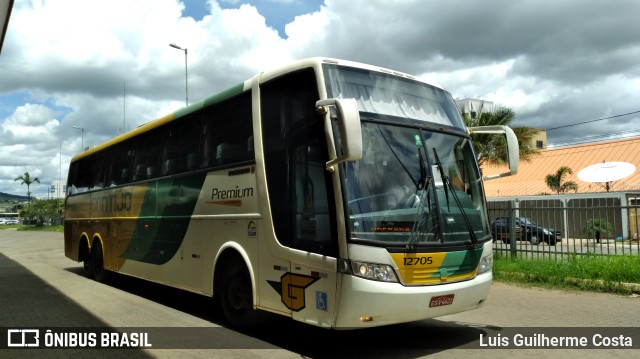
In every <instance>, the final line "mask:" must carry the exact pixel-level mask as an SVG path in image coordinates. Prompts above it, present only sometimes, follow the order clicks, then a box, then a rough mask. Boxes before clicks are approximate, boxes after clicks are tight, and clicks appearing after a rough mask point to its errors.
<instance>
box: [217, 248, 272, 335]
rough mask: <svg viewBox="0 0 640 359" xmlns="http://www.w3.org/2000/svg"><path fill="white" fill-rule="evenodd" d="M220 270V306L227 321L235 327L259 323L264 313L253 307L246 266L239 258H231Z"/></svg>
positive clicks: (249, 277) (249, 279)
mask: <svg viewBox="0 0 640 359" xmlns="http://www.w3.org/2000/svg"><path fill="white" fill-rule="evenodd" d="M221 270H222V271H223V273H222V278H221V279H222V280H221V281H222V283H220V287H219V289H220V292H219V295H220V306H221V307H222V313H223V315H224V317H225V319H226V320H227V322H229V324H231V325H232V326H233V327H237V328H248V327H252V326H256V325H259V324H260V323H261V322H262V321H263V319H264V317H265V315H266V313H264V312H262V311H260V310H256V309H254V308H253V290H252V286H251V276H250V275H249V270H248V269H247V267H246V266H245V265H244V263H241V262H240V261H239V260H232V261H230V262H229V263H228V264H227V265H226V266H225V267H223V268H221Z"/></svg>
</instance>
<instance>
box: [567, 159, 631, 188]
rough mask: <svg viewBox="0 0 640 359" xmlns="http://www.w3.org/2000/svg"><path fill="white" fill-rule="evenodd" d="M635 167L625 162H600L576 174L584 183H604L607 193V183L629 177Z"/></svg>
mask: <svg viewBox="0 0 640 359" xmlns="http://www.w3.org/2000/svg"><path fill="white" fill-rule="evenodd" d="M635 171H636V166H634V165H632V164H631V163H627V162H602V163H596V164H594V165H591V166H588V167H585V168H583V169H581V170H580V172H578V178H579V179H580V180H582V181H585V182H593V183H605V186H606V189H607V192H609V183H610V182H613V181H617V180H619V179H623V178H625V177H629V176H631V174H633V172H635Z"/></svg>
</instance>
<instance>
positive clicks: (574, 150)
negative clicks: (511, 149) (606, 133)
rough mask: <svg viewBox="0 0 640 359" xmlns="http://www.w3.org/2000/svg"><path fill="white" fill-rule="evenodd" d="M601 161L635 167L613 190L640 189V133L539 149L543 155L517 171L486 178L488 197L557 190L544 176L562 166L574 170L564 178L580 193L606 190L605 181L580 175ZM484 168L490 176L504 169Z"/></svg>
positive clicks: (522, 164)
mask: <svg viewBox="0 0 640 359" xmlns="http://www.w3.org/2000/svg"><path fill="white" fill-rule="evenodd" d="M601 162H627V163H630V164H632V165H634V166H635V167H636V171H635V172H634V173H633V174H631V175H630V176H628V177H626V178H623V179H620V180H617V181H613V182H610V183H609V187H610V191H612V192H613V191H617V192H621V191H626V192H628V191H640V137H632V138H624V139H617V140H610V141H602V142H593V143H588V144H580V145H574V146H565V147H558V148H550V149H543V150H540V155H539V156H537V157H534V158H533V159H532V160H531V161H529V162H527V161H520V166H519V169H518V173H517V174H516V175H514V176H509V177H503V178H498V179H494V180H490V181H486V182H485V192H486V195H487V198H493V197H511V196H532V195H546V194H554V193H553V191H552V190H551V189H550V188H549V187H548V186H547V184H546V181H545V180H546V177H547V175H550V174H555V173H556V172H557V171H558V169H559V168H560V167H562V166H567V167H569V168H570V169H571V170H572V171H573V174H569V175H567V177H566V178H565V179H564V180H565V181H574V182H576V183H577V184H578V191H577V193H597V192H606V185H605V183H590V182H585V181H582V180H580V179H579V178H578V172H580V170H582V169H584V168H586V167H588V166H590V165H594V164H597V163H601ZM482 171H483V175H485V176H487V175H492V174H497V173H500V172H504V171H505V169H504V168H500V167H496V166H485V168H482Z"/></svg>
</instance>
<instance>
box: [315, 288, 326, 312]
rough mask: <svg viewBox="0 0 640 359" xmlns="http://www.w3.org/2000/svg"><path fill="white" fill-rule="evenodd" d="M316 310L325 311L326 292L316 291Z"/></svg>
mask: <svg viewBox="0 0 640 359" xmlns="http://www.w3.org/2000/svg"><path fill="white" fill-rule="evenodd" d="M316 309H318V310H323V311H325V312H326V311H327V292H319V291H316Z"/></svg>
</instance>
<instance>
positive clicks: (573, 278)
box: [0, 225, 640, 294]
mask: <svg viewBox="0 0 640 359" xmlns="http://www.w3.org/2000/svg"><path fill="white" fill-rule="evenodd" d="M5 228H17V230H19V231H53V232H63V231H64V227H63V226H41V227H35V226H22V225H9V226H0V229H5ZM493 264H494V266H493V277H494V279H495V280H496V281H498V282H506V283H512V284H519V285H529V286H539V287H546V288H555V289H564V290H585V291H595V292H607V293H618V294H632V293H639V292H640V255H617V256H597V255H593V254H592V255H587V256H577V255H570V256H568V257H566V258H565V259H564V260H553V259H537V260H531V259H519V258H511V257H509V256H505V255H501V254H500V253H494V263H493ZM627 283H632V284H635V285H631V286H630V285H627Z"/></svg>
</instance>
